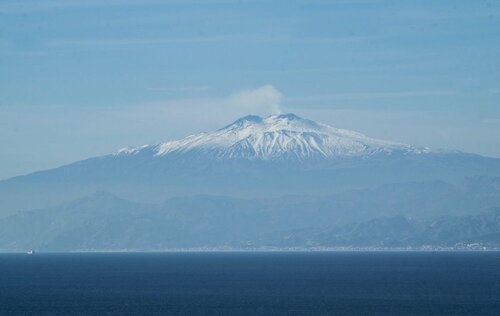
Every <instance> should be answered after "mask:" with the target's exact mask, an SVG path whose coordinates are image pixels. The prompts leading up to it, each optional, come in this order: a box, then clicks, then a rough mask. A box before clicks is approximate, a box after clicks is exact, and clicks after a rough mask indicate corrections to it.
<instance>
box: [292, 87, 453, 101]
mask: <svg viewBox="0 0 500 316" xmlns="http://www.w3.org/2000/svg"><path fill="white" fill-rule="evenodd" d="M454 94H456V91H453V90H423V91H395V92H374V93H373V92H370V93H337V94H320V95H307V96H292V97H288V98H286V100H287V101H334V100H369V99H386V98H405V97H425V96H446V95H454Z"/></svg>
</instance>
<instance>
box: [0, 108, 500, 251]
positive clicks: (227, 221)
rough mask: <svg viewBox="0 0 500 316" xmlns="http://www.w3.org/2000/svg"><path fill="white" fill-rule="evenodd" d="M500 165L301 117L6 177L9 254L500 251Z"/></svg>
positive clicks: (2, 220) (260, 121)
mask: <svg viewBox="0 0 500 316" xmlns="http://www.w3.org/2000/svg"><path fill="white" fill-rule="evenodd" d="M499 207H500V159H496V158H488V157H483V156H480V155H475V154H469V153H462V152H458V151H444V150H433V149H429V148H424V147H417V146H411V145H406V144H400V143H394V142H389V141H383V140H377V139H373V138H369V137H367V136H365V135H363V134H360V133H356V132H352V131H347V130H342V129H336V128H333V127H330V126H327V125H324V124H320V123H316V122H314V121H311V120H307V119H302V118H300V117H297V116H295V115H293V114H286V115H272V116H269V117H266V118H261V117H258V116H247V117H243V118H241V119H239V120H237V121H235V122H234V123H232V124H230V125H228V126H226V127H224V128H222V129H219V130H217V131H215V132H210V133H202V134H198V135H192V136H189V137H186V138H184V139H181V140H177V141H169V142H165V143H161V144H157V145H145V146H140V147H135V148H124V149H121V150H119V151H117V152H115V153H112V154H110V155H106V156H102V157H96V158H91V159H87V160H83V161H79V162H76V163H73V164H70V165H66V166H62V167H59V168H56V169H51V170H46V171H40V172H36V173H32V174H28V175H24V176H19V177H14V178H11V179H7V180H3V181H0V250H4V251H19V250H25V249H32V248H33V249H41V250H54V251H68V250H70V251H71V250H125V249H128V250H166V249H173V248H175V249H179V248H203V247H212V248H220V247H229V248H247V249H248V248H251V249H255V248H265V247H279V248H283V247H286V248H294V247H298V248H311V247H406V246H411V247H421V246H426V245H429V246H436V247H437V246H446V247H455V246H456V245H463V244H471V243H472V244H481V245H485V246H487V247H493V248H494V247H498V246H500V217H499V213H498V208H499Z"/></svg>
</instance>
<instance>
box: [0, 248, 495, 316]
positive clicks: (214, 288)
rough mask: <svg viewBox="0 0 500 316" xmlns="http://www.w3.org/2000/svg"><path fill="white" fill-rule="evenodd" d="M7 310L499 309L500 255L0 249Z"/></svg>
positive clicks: (0, 299)
mask: <svg viewBox="0 0 500 316" xmlns="http://www.w3.org/2000/svg"><path fill="white" fill-rule="evenodd" d="M0 314H1V315H165V314H166V315H170V314H172V315H220V314H229V315H256V314H257V315H500V253H493V252H474V253H472V252H470V253H443V252H439V253H423V252H421V253H415V252H371V253H359V252H330V253H153V254H151V253H148V254H145V253H143V254H139V253H132V254H130V253H129V254H124V253H113V254H109V253H108V254H102V253H100V254H36V255H32V256H29V255H25V254H1V255H0Z"/></svg>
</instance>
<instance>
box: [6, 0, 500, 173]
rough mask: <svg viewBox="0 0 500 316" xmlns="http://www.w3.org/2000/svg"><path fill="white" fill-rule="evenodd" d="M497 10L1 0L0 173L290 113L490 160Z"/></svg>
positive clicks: (381, 4)
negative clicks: (251, 118) (244, 119)
mask: <svg viewBox="0 0 500 316" xmlns="http://www.w3.org/2000/svg"><path fill="white" fill-rule="evenodd" d="M499 101H500V1H481V0H475V1H460V0H454V1H375V0H350V1H348V0H338V1H210V0H205V1H189V0H187V1H180V0H179V1H168V0H167V1H155V0H142V1H132V0H122V1H113V0H108V1H102V0H101V1H97V0H87V1H80V0H73V1H71V0H70V1H67V0H64V1H58V0H36V1H30V0H24V1H10V0H2V1H0V144H1V147H0V148H2V149H1V151H0V179H1V178H7V177H10V176H14V175H18V174H22V173H26V172H30V171H35V170H39V169H45V168H50V167H55V166H58V165H61V164H64V163H68V162H72V161H75V160H79V159H82V158H86V157H91V156H95V155H100V154H106V153H109V152H111V151H113V150H115V149H117V148H120V147H124V146H126V145H140V144H145V143H156V142H160V141H165V140H170V139H175V138H178V137H182V136H185V135H188V134H191V133H195V132H199V131H204V130H211V129H215V128H218V127H221V126H223V125H225V124H227V123H229V122H230V121H232V120H234V119H236V118H237V117H239V116H242V115H245V114H250V113H254V114H261V115H266V114H269V113H272V112H277V111H281V112H294V113H296V114H298V115H301V116H305V117H308V118H311V119H315V120H319V121H322V122H324V123H328V124H331V125H333V126H336V127H341V128H348V129H353V130H357V131H360V132H363V133H366V134H368V135H370V136H373V137H379V138H384V139H389V140H395V141H401V142H406V143H412V144H417V145H425V146H431V147H439V148H452V149H460V150H464V151H470V152H476V153H480V154H484V155H489V156H496V157H500V102H499Z"/></svg>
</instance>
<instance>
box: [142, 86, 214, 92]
mask: <svg viewBox="0 0 500 316" xmlns="http://www.w3.org/2000/svg"><path fill="white" fill-rule="evenodd" d="M209 89H210V86H186V87H164V88H148V90H149V91H161V92H201V91H207V90H209Z"/></svg>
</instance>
